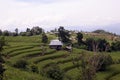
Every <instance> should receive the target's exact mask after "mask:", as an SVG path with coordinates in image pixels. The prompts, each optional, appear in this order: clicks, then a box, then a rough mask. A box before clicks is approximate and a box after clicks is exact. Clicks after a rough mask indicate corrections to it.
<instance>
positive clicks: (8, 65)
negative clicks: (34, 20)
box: [0, 26, 120, 80]
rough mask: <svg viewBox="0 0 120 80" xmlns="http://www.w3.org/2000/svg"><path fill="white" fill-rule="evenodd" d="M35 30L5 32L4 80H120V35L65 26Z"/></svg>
mask: <svg viewBox="0 0 120 80" xmlns="http://www.w3.org/2000/svg"><path fill="white" fill-rule="evenodd" d="M35 29H36V30H38V31H40V30H41V28H39V27H33V28H32V29H31V30H30V31H31V33H34V34H31V35H28V32H29V30H28V29H27V30H26V31H28V32H21V33H17V31H16V32H15V33H12V32H11V33H9V35H7V32H2V35H4V37H3V36H1V41H0V42H1V45H2V44H3V42H4V41H5V46H3V49H1V50H2V53H1V55H2V56H3V59H4V63H3V64H4V65H3V66H4V69H5V71H4V74H3V75H2V76H3V80H119V79H120V57H119V56H120V52H119V50H120V37H119V35H115V34H112V33H109V32H106V31H104V30H96V31H93V32H79V31H78V32H77V31H68V30H66V29H64V27H62V26H61V27H59V29H58V30H56V29H55V30H52V31H51V32H46V33H44V32H43V30H41V31H42V32H39V33H38V34H37V33H36V32H35V31H36V30H35ZM23 33H24V35H23ZM70 33H71V34H70ZM63 34H64V35H63ZM68 34H69V35H68ZM106 37H108V38H106ZM66 39H67V40H66ZM1 60H2V58H1Z"/></svg>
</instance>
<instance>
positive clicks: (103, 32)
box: [93, 29, 116, 35]
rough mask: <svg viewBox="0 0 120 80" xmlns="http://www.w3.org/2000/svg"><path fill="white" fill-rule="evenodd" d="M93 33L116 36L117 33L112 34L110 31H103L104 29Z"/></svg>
mask: <svg viewBox="0 0 120 80" xmlns="http://www.w3.org/2000/svg"><path fill="white" fill-rule="evenodd" d="M93 33H99V34H101V33H102V34H110V35H116V34H115V33H110V32H108V31H105V30H102V29H98V30H95V31H93Z"/></svg>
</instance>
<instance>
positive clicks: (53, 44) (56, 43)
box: [49, 39, 63, 50]
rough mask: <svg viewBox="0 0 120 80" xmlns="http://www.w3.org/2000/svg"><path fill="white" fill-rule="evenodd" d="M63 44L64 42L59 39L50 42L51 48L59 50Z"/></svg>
mask: <svg viewBox="0 0 120 80" xmlns="http://www.w3.org/2000/svg"><path fill="white" fill-rule="evenodd" d="M62 46H63V43H62V42H61V41H60V40H58V39H56V40H51V41H50V44H49V47H50V48H52V49H57V50H59V49H62Z"/></svg>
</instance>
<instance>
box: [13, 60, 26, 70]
mask: <svg viewBox="0 0 120 80" xmlns="http://www.w3.org/2000/svg"><path fill="white" fill-rule="evenodd" d="M27 64H28V62H27V61H26V60H24V59H21V60H18V61H16V63H14V65H13V66H14V67H16V68H21V69H26V66H27Z"/></svg>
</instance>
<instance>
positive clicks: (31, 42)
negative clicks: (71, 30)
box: [3, 34, 120, 80]
mask: <svg viewBox="0 0 120 80" xmlns="http://www.w3.org/2000/svg"><path fill="white" fill-rule="evenodd" d="M47 35H48V36H49V41H50V40H51V39H56V37H55V35H50V34H47ZM74 35H75V34H73V36H74ZM100 36H102V38H104V36H103V35H99V36H98V37H100ZM87 37H90V36H89V35H85V38H87ZM5 39H6V41H7V42H8V45H7V46H5V47H4V51H3V54H7V55H8V56H9V57H10V58H5V61H6V71H5V79H4V80H49V79H48V78H45V77H44V76H42V75H41V74H37V73H32V72H30V71H25V70H20V69H17V68H14V67H12V66H11V65H10V63H11V64H12V63H14V62H16V61H17V60H20V59H22V58H24V59H25V60H27V61H28V62H29V65H30V64H32V63H36V65H37V66H38V68H39V71H41V70H42V69H46V68H47V67H49V65H50V64H52V63H56V64H58V66H59V67H60V69H62V70H64V72H65V75H66V76H67V77H68V78H70V79H71V80H77V78H78V77H80V74H81V73H80V71H79V70H78V69H77V66H76V65H74V64H73V63H72V61H73V58H78V57H79V56H80V54H81V53H86V56H88V57H89V56H92V55H93V52H90V51H86V50H82V49H76V48H73V52H71V53H70V52H67V51H64V50H61V51H56V50H54V49H49V48H48V45H46V47H45V48H46V51H45V54H44V55H42V49H41V48H40V45H41V44H42V43H41V36H40V35H39V36H31V37H26V36H18V37H5ZM108 54H110V55H111V56H112V58H113V60H114V61H116V62H118V61H119V60H120V52H111V53H108ZM119 79H120V64H113V65H111V66H109V67H108V70H107V71H104V72H98V73H97V75H96V80H119ZM65 80H68V79H65Z"/></svg>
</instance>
